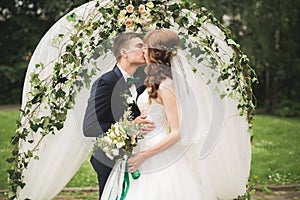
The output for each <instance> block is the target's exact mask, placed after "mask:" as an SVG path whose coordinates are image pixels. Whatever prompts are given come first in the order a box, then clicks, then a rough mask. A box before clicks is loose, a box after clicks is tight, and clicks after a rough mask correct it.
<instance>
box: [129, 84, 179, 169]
mask: <svg viewBox="0 0 300 200" xmlns="http://www.w3.org/2000/svg"><path fill="white" fill-rule="evenodd" d="M168 82H169V81H168ZM169 83H170V84H168V86H166V84H164V85H163V87H161V86H162V85H161V86H160V87H159V90H158V99H159V100H161V101H162V104H163V105H164V108H165V112H166V116H167V120H168V123H169V125H170V128H171V132H170V134H169V135H168V136H167V137H166V138H164V139H163V140H162V141H160V142H159V143H158V144H156V145H154V146H152V147H151V148H149V149H147V150H145V151H142V152H139V153H137V154H135V155H134V156H133V157H132V158H130V159H129V161H128V166H129V171H134V170H136V169H137V168H138V167H139V166H140V165H141V164H142V163H143V162H144V161H145V160H146V159H148V158H150V157H152V156H154V155H155V154H158V153H160V152H162V151H164V150H166V149H168V148H169V147H170V146H172V145H173V144H175V143H177V142H178V141H179V140H180V133H179V119H178V110H177V103H176V97H175V93H174V90H173V85H172V84H173V82H172V81H170V82H169ZM132 167H133V168H132Z"/></svg>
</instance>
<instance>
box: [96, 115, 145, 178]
mask: <svg viewBox="0 0 300 200" xmlns="http://www.w3.org/2000/svg"><path fill="white" fill-rule="evenodd" d="M131 113H132V112H131V110H130V109H128V110H127V111H125V112H124V114H123V117H122V118H121V119H120V120H119V121H118V122H116V123H115V124H112V125H111V127H110V129H108V131H107V132H105V133H104V134H102V135H100V136H99V137H97V138H96V141H95V143H94V145H95V148H96V149H101V150H102V151H103V152H104V153H105V154H106V155H107V157H109V158H110V159H112V160H113V159H114V158H116V157H117V158H121V159H124V160H127V159H128V157H130V156H131V155H132V150H133V148H134V147H135V146H137V143H138V140H140V139H142V138H143V135H142V133H141V128H142V127H143V125H144V124H143V123H133V122H132V115H131ZM132 176H133V178H138V177H139V171H138V170H137V171H136V172H133V174H132Z"/></svg>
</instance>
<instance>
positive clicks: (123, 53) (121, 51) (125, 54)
mask: <svg viewBox="0 0 300 200" xmlns="http://www.w3.org/2000/svg"><path fill="white" fill-rule="evenodd" d="M120 54H121V56H122V57H124V58H127V53H126V49H124V48H122V49H120Z"/></svg>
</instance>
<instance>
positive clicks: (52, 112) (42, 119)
mask: <svg viewBox="0 0 300 200" xmlns="http://www.w3.org/2000/svg"><path fill="white" fill-rule="evenodd" d="M66 19H67V20H68V21H69V23H71V24H72V27H73V30H72V31H71V32H70V33H69V34H58V35H57V36H56V37H55V38H53V43H54V44H55V43H60V42H63V45H61V44H60V45H59V46H61V49H60V51H59V52H60V53H59V55H58V58H57V60H56V61H54V62H51V63H37V64H36V65H35V67H36V70H35V72H33V73H32V74H31V75H30V80H29V81H30V86H31V88H30V91H29V92H28V93H27V101H26V104H25V106H24V107H23V108H22V110H21V115H20V121H19V122H18V124H17V125H18V128H17V130H16V133H15V136H14V137H13V138H12V140H11V144H12V145H13V146H14V148H13V150H12V152H11V156H10V157H9V158H8V159H7V161H8V162H9V163H10V166H11V168H10V169H9V170H8V174H9V184H10V194H9V198H10V199H14V198H16V195H17V189H18V187H20V188H23V187H24V186H25V183H24V182H23V177H22V172H23V171H24V170H25V169H26V168H27V167H28V164H29V162H30V161H31V160H32V159H39V158H38V156H37V151H38V150H39V145H40V143H41V142H42V141H43V139H44V138H45V137H47V135H49V134H56V133H57V132H58V131H59V130H61V129H62V128H63V127H64V122H65V120H66V117H67V113H68V111H69V110H70V109H72V108H73V107H74V103H75V97H76V94H77V93H78V92H79V91H80V90H81V89H83V88H89V87H90V82H91V78H92V77H93V75H95V74H96V71H97V70H98V69H97V66H96V65H92V67H89V68H88V67H86V66H87V65H86V64H87V63H89V62H90V59H91V57H92V56H95V53H96V52H98V53H99V55H98V56H101V57H103V58H104V57H105V55H106V54H107V53H108V52H109V51H110V49H111V43H110V42H111V41H113V38H114V37H115V36H116V35H117V34H119V33H122V32H126V31H137V32H146V31H148V30H149V29H153V28H163V27H164V28H170V27H174V26H176V27H178V34H179V35H181V36H182V38H183V39H182V41H183V44H182V48H188V51H189V52H190V55H191V56H192V57H193V58H195V59H197V60H198V61H199V62H201V61H202V59H203V54H204V55H205V57H208V58H210V64H211V67H212V68H213V69H216V66H222V67H221V68H220V69H218V70H219V74H220V76H219V80H220V81H221V80H230V83H231V85H230V87H231V90H229V91H224V92H225V93H223V94H221V97H224V96H227V95H228V96H232V94H233V93H236V94H238V96H240V98H239V105H238V108H239V110H240V111H241V115H246V116H247V119H248V123H249V127H250V128H251V127H252V119H253V115H254V109H255V104H254V103H253V101H254V99H253V92H252V84H253V83H256V82H257V77H256V74H255V72H254V70H253V69H252V68H251V67H250V66H249V59H248V57H247V56H246V55H245V54H244V53H243V52H242V50H241V48H240V46H239V45H238V44H237V43H235V42H234V41H233V40H232V35H231V32H230V30H229V29H227V28H226V27H225V26H223V25H222V24H221V23H220V22H219V21H218V20H217V19H216V18H215V17H214V16H213V15H212V14H211V13H209V12H208V11H207V10H206V9H205V8H199V7H197V6H196V5H195V4H193V3H190V2H188V0H181V1H168V0H148V1H147V0H140V1H132V0H118V1H117V0H113V1H103V2H100V1H95V6H94V8H93V9H91V10H90V12H89V14H88V16H87V17H85V18H83V17H80V16H78V15H77V14H76V13H75V12H73V13H71V14H70V15H68V16H67V17H66ZM208 23H211V24H214V25H216V26H217V27H218V28H219V29H220V30H221V31H222V32H223V34H224V37H225V39H224V40H225V42H226V43H227V44H228V45H229V46H230V47H232V49H233V50H234V53H233V55H232V56H231V59H230V63H229V64H226V63H224V62H223V61H222V59H221V58H220V56H219V55H218V52H219V49H218V45H217V43H216V41H215V39H214V37H212V36H209V34H207V35H205V36H203V35H201V34H200V33H201V31H202V32H203V27H204V26H203V25H205V24H208ZM187 35H189V36H191V37H193V38H194V41H193V42H192V43H190V44H187V43H184V41H185V40H186V39H187V37H186V36H187ZM89 66H91V65H89ZM48 67H52V69H53V70H52V74H51V75H50V76H48V77H42V76H41V75H40V74H42V72H43V70H44V69H46V68H48ZM194 70H195V72H196V71H197V69H194ZM216 70H217V69H216ZM32 135H34V136H37V137H35V140H34V139H33V138H32ZM36 138H38V140H36ZM22 144H31V150H28V151H26V152H21V151H20V150H19V147H20V145H22Z"/></svg>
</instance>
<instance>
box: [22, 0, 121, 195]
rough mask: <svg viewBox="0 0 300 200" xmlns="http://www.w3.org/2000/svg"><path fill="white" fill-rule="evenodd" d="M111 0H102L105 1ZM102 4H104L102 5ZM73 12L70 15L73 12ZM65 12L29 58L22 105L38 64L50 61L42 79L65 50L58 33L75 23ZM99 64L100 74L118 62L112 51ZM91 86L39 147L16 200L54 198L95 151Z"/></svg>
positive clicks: (90, 8) (86, 9) (83, 10)
mask: <svg viewBox="0 0 300 200" xmlns="http://www.w3.org/2000/svg"><path fill="white" fill-rule="evenodd" d="M106 2H108V1H103V2H102V3H103V4H104V3H106ZM94 5H95V1H92V2H89V3H87V4H84V5H82V6H80V7H78V8H76V9H75V10H74V11H75V12H76V14H77V16H78V17H82V18H85V17H86V16H87V15H89V13H90V12H94V10H95V6H94ZM100 5H101V4H100ZM74 11H71V12H70V13H69V14H71V13H72V12H74ZM69 14H67V15H65V16H64V17H62V18H61V19H60V20H59V21H57V22H56V23H55V24H54V25H53V26H52V27H51V28H50V29H49V31H48V32H47V33H46V34H45V35H44V37H43V38H42V39H41V41H40V42H39V44H38V46H37V47H36V49H35V51H34V53H33V55H32V58H31V60H30V63H29V66H28V69H27V72H26V76H25V81H24V86H23V98H22V106H21V108H23V107H24V106H25V104H26V100H27V97H26V95H27V93H28V92H29V91H30V82H29V80H30V74H31V73H32V72H34V71H35V70H36V68H35V65H36V64H38V63H43V64H45V65H47V64H49V65H48V66H47V67H46V68H45V69H44V70H43V71H42V72H41V74H40V77H41V79H43V78H45V77H47V76H49V75H51V74H52V69H53V63H54V62H55V61H57V59H58V57H59V52H60V51H61V50H62V49H63V45H65V44H64V42H65V41H64V40H63V41H60V43H59V44H55V43H54V42H53V40H54V38H56V37H57V35H58V34H64V35H65V36H66V37H65V38H68V35H70V33H71V32H72V31H74V30H73V27H72V24H71V23H70V22H68V21H67V19H66V16H68V15H69ZM96 62H97V65H98V66H101V71H98V73H97V75H96V76H94V78H93V79H92V82H93V80H94V79H95V78H96V77H99V76H100V75H101V74H102V73H104V72H105V71H107V70H109V69H110V68H112V67H113V66H114V64H115V59H114V57H113V56H112V54H109V55H107V56H106V58H105V59H104V60H96ZM89 94H90V91H89V89H83V90H82V91H81V92H80V93H79V94H78V95H77V97H76V101H75V102H76V103H75V107H74V109H73V110H69V112H68V115H67V119H66V121H65V125H64V128H63V129H61V130H60V131H59V132H57V133H56V135H47V136H46V137H45V138H44V139H43V141H42V143H41V144H40V146H39V150H38V156H39V160H33V159H32V160H31V161H30V163H29V165H28V168H27V169H26V170H25V171H24V172H23V176H24V182H25V183H26V186H25V187H24V188H23V189H20V188H19V189H18V192H17V199H25V198H30V199H52V198H54V197H55V196H56V195H57V194H58V193H59V192H60V191H61V190H62V189H63V188H64V187H65V185H66V184H67V183H68V182H69V181H70V180H71V178H72V177H73V176H74V175H75V173H76V172H77V171H78V169H79V168H80V166H81V165H82V163H83V162H84V160H85V159H86V158H87V156H88V155H89V153H90V152H91V151H92V147H93V142H92V139H91V138H87V137H84V136H83V133H82V121H83V117H84V113H85V109H86V105H87V99H88V97H89ZM46 114H47V111H43V110H42V109H41V110H40V111H39V115H46ZM31 137H32V139H33V140H34V141H35V142H34V143H33V144H28V143H21V144H20V151H24V152H25V151H27V149H32V147H33V146H34V145H35V144H36V142H37V141H38V140H39V138H40V135H39V134H35V135H31Z"/></svg>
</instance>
